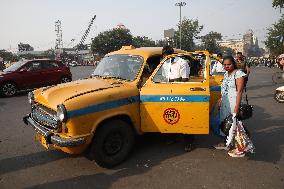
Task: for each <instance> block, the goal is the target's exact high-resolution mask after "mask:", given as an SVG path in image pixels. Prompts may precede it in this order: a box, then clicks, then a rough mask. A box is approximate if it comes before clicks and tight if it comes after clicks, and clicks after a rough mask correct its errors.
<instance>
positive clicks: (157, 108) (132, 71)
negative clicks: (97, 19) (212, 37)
mask: <svg viewBox="0 0 284 189" xmlns="http://www.w3.org/2000/svg"><path fill="white" fill-rule="evenodd" d="M161 52H162V48H159V47H147V48H146V47H144V48H135V47H133V46H124V47H122V48H121V49H120V50H118V51H115V52H112V53H109V54H108V55H106V56H105V57H104V58H103V59H102V60H101V61H100V62H99V63H98V66H97V67H96V69H95V71H94V73H93V74H92V76H91V77H90V78H87V79H83V80H77V81H73V82H70V83H64V84H59V85H56V86H51V87H44V88H41V89H38V90H35V91H33V92H31V93H29V102H30V104H31V113H30V114H29V115H27V116H25V117H24V122H25V124H27V125H29V126H31V127H32V128H33V129H34V130H35V131H36V138H37V139H38V141H39V142H40V143H41V144H42V145H43V146H44V147H45V148H50V147H54V148H57V149H60V150H62V151H64V152H67V153H71V154H78V153H82V152H84V151H86V150H87V152H88V153H89V154H90V155H91V156H92V157H93V159H95V161H96V162H97V163H98V164H99V165H100V166H103V167H112V166H115V165H117V164H119V163H121V162H122V161H123V160H125V159H126V158H127V156H128V155H129V154H130V151H131V149H132V147H133V145H134V140H135V135H136V134H143V133H147V132H160V133H184V134H208V133H209V113H210V109H212V107H213V106H214V104H215V103H216V102H217V100H218V99H219V97H220V84H221V81H222V78H223V76H211V75H210V71H209V68H210V54H209V53H208V52H206V51H199V52H182V51H178V50H176V53H178V54H174V55H170V56H168V57H166V58H164V59H163V60H162V61H161V62H160V60H161V58H162V55H161ZM176 58H184V59H187V60H188V62H189V64H190V70H191V73H190V79H189V81H188V82H169V79H168V71H169V68H170V65H171V62H172V61H173V60H174V59H176ZM211 59H212V58H211ZM196 65H201V66H199V67H198V68H196Z"/></svg>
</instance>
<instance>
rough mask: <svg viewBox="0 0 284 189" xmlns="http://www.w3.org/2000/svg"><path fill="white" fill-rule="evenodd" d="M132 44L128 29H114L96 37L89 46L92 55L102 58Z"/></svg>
mask: <svg viewBox="0 0 284 189" xmlns="http://www.w3.org/2000/svg"><path fill="white" fill-rule="evenodd" d="M131 44H132V35H131V33H130V31H129V30H128V29H122V28H114V29H112V30H108V31H104V32H101V33H99V35H98V36H96V37H95V38H94V39H93V41H92V45H91V50H92V52H93V53H98V54H99V55H100V56H103V55H105V54H107V53H109V52H112V51H115V50H118V49H120V48H121V46H123V45H131Z"/></svg>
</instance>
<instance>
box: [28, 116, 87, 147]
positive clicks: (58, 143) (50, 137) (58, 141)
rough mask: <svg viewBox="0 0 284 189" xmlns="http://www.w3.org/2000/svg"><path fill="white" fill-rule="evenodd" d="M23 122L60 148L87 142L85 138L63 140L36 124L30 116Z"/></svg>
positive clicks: (49, 142)
mask: <svg viewBox="0 0 284 189" xmlns="http://www.w3.org/2000/svg"><path fill="white" fill-rule="evenodd" d="M23 121H24V123H25V124H26V125H29V126H31V127H32V128H33V129H34V130H35V131H36V132H37V133H39V134H40V135H42V136H43V137H44V138H45V140H46V142H47V143H48V144H55V145H56V146H60V147H75V146H79V145H81V144H84V143H85V142H86V140H85V139H84V138H62V137H60V136H58V135H56V134H54V133H52V132H51V131H49V130H47V129H46V128H45V127H44V126H42V125H40V124H39V123H37V122H35V121H34V120H33V119H32V118H31V116H30V115H27V116H25V117H23Z"/></svg>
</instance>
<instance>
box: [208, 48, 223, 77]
mask: <svg viewBox="0 0 284 189" xmlns="http://www.w3.org/2000/svg"><path fill="white" fill-rule="evenodd" d="M217 57H218V58H219V59H220V60H221V61H222V54H221V53H218V54H217ZM222 72H223V73H225V72H226V70H225V69H224V66H223V64H222V63H221V62H220V61H219V60H218V61H217V62H216V63H215V64H214V65H213V68H212V71H211V73H212V74H214V73H222Z"/></svg>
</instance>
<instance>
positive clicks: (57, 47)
mask: <svg viewBox="0 0 284 189" xmlns="http://www.w3.org/2000/svg"><path fill="white" fill-rule="evenodd" d="M55 33H56V41H55V52H56V58H60V54H61V53H62V51H63V41H62V27H61V21H60V20H57V21H56V22H55Z"/></svg>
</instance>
